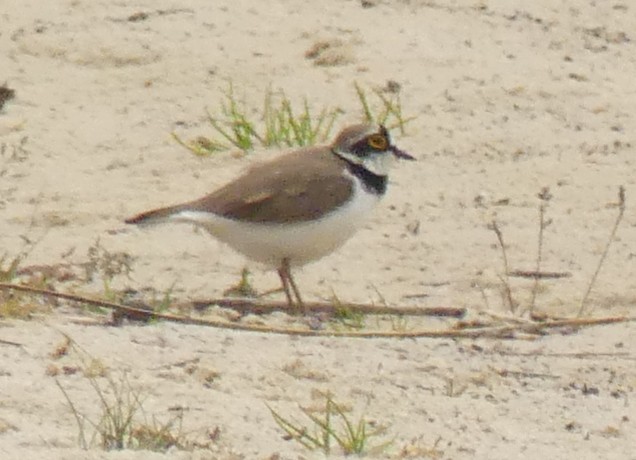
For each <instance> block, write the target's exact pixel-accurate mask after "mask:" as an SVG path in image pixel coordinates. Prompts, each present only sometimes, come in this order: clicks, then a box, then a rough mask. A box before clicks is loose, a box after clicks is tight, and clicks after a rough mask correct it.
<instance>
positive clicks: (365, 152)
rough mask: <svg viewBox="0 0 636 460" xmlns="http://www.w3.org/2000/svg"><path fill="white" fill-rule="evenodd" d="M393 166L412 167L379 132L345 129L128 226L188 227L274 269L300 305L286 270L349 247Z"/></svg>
mask: <svg viewBox="0 0 636 460" xmlns="http://www.w3.org/2000/svg"><path fill="white" fill-rule="evenodd" d="M394 158H400V159H406V160H414V159H415V158H413V157H412V156H411V155H409V154H408V153H406V152H404V151H402V150H400V149H398V148H397V147H396V146H395V145H393V144H392V142H391V138H390V136H389V132H388V131H387V129H386V128H385V127H384V126H377V125H366V124H360V125H353V126H348V127H346V128H344V129H343V130H342V131H341V132H340V133H339V134H338V136H337V137H336V139H335V141H334V142H333V143H332V144H331V145H328V146H327V145H325V146H319V147H305V148H301V149H298V150H295V151H292V152H290V153H288V154H286V155H283V156H281V157H278V158H276V159H274V160H273V161H270V162H267V163H262V164H259V165H257V166H254V167H252V168H251V169H249V170H248V171H247V172H246V173H245V174H243V175H242V176H240V177H239V178H238V179H236V180H234V181H233V182H230V183H229V184H227V185H225V186H224V187H221V188H220V189H218V190H216V191H215V192H213V193H211V194H210V195H207V196H204V197H203V198H200V199H198V200H194V201H190V202H187V203H183V204H177V205H174V206H169V207H165V208H160V209H155V210H152V211H147V212H144V213H142V214H139V215H137V216H135V217H132V218H130V219H127V220H126V223H128V224H143V225H146V224H157V223H166V222H186V223H191V224H194V225H196V226H199V227H202V228H203V229H205V230H206V231H208V232H209V233H210V234H212V236H214V237H216V238H217V239H218V240H220V241H222V242H223V243H226V244H228V245H229V246H230V247H232V248H234V249H235V250H237V251H238V252H240V253H242V254H243V255H245V256H246V257H248V258H249V259H252V260H254V261H257V262H261V263H264V264H266V265H268V266H271V267H275V268H276V269H277V270H278V274H279V276H280V279H281V282H282V286H283V290H284V291H285V295H286V297H287V301H288V303H289V304H290V305H293V304H294V303H296V304H297V305H302V299H301V296H300V292H299V290H298V287H297V285H296V283H295V281H294V279H293V277H292V274H291V268H292V267H297V266H301V265H304V264H306V263H308V262H311V261H314V260H317V259H320V258H322V257H324V256H325V255H327V254H329V253H331V252H332V251H334V250H335V249H337V248H338V247H340V246H341V245H342V244H343V243H344V242H345V241H347V240H348V239H349V238H350V237H351V236H352V235H353V233H354V232H355V231H356V230H357V229H358V228H359V227H360V226H361V224H362V223H363V222H364V220H365V218H366V217H367V215H368V214H369V213H370V211H371V210H372V208H373V207H374V206H375V205H376V204H377V202H378V201H379V200H380V198H381V197H382V196H383V195H384V193H385V191H386V188H387V174H388V172H389V168H390V166H391V163H392V162H393V160H394Z"/></svg>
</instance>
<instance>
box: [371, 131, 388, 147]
mask: <svg viewBox="0 0 636 460" xmlns="http://www.w3.org/2000/svg"><path fill="white" fill-rule="evenodd" d="M367 143H368V144H369V147H371V148H373V149H376V150H386V149H387V148H388V147H389V141H388V140H387V138H386V137H385V136H383V135H381V134H374V135H373V136H370V137H369V140H368V141H367Z"/></svg>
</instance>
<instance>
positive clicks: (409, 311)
mask: <svg viewBox="0 0 636 460" xmlns="http://www.w3.org/2000/svg"><path fill="white" fill-rule="evenodd" d="M191 304H192V305H193V306H194V308H205V307H207V306H209V305H218V306H220V307H225V308H231V309H233V310H236V311H239V312H241V313H253V314H264V313H270V312H272V311H290V312H291V313H296V312H297V311H298V308H296V307H293V306H292V307H290V306H289V305H288V304H287V303H286V302H255V301H253V300H252V299H249V298H224V299H211V300H195V301H193V302H191ZM304 306H305V309H306V310H307V311H310V312H315V313H334V312H335V308H334V306H333V303H329V302H305V304H304ZM345 306H346V308H347V309H348V310H350V311H352V312H355V313H365V314H370V315H409V316H439V317H450V318H463V317H464V316H465V315H466V309H465V308H457V307H389V306H376V305H364V304H349V303H347V304H345Z"/></svg>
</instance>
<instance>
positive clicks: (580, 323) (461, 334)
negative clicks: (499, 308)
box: [0, 283, 636, 338]
mask: <svg viewBox="0 0 636 460" xmlns="http://www.w3.org/2000/svg"><path fill="white" fill-rule="evenodd" d="M11 289H13V290H18V291H24V292H30V293H33V294H38V295H43V296H51V297H57V298H61V299H67V300H72V301H75V302H82V303H87V304H90V305H95V306H100V307H105V308H111V309H113V310H116V311H119V312H124V313H127V314H131V313H132V314H137V315H141V314H143V315H145V317H147V318H154V319H163V320H166V321H172V322H176V323H181V324H192V325H197V326H208V327H215V328H219V329H230V330H238V331H249V332H261V333H269V334H280V335H292V336H307V337H351V338H420V337H431V338H478V337H496V338H512V337H513V335H514V333H515V332H528V333H533V334H542V333H544V332H545V331H546V330H548V329H554V328H563V327H584V326H595V325H601V324H613V323H623V322H632V321H636V317H624V316H618V317H609V318H595V319H593V318H584V319H566V320H559V321H550V322H544V323H528V324H515V325H512V326H495V327H480V328H476V329H468V328H466V329H448V330H419V331H409V332H385V331H337V332H336V331H334V332H331V331H312V330H307V329H283V328H273V327H265V326H257V325H244V324H236V323H228V322H225V321H214V320H203V319H196V318H187V317H183V316H176V315H168V314H163V313H155V312H149V311H146V310H142V309H139V308H131V307H126V306H124V305H120V304H116V303H113V302H106V301H102V300H95V299H89V298H85V297H82V296H78V295H72V294H64V293H61V292H54V291H47V290H44V289H36V288H31V287H28V286H20V285H14V284H7V283H0V290H11Z"/></svg>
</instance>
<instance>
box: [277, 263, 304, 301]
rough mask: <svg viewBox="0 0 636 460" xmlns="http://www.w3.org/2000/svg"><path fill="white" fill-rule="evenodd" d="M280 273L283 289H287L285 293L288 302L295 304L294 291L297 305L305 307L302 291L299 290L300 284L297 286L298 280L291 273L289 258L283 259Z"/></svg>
mask: <svg viewBox="0 0 636 460" xmlns="http://www.w3.org/2000/svg"><path fill="white" fill-rule="evenodd" d="M278 275H279V276H280V279H281V281H282V282H283V289H284V290H285V295H286V296H287V302H288V303H289V305H290V306H291V305H293V304H294V301H293V299H292V291H293V293H294V295H295V296H296V302H295V303H296V305H298V306H299V307H304V303H303V299H302V297H301V296H300V291H299V290H298V286H296V282H295V281H294V278H293V277H292V274H291V269H290V267H289V259H288V258H284V259H283V260H282V261H281V266H280V268H279V269H278ZM290 287H291V289H290Z"/></svg>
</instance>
